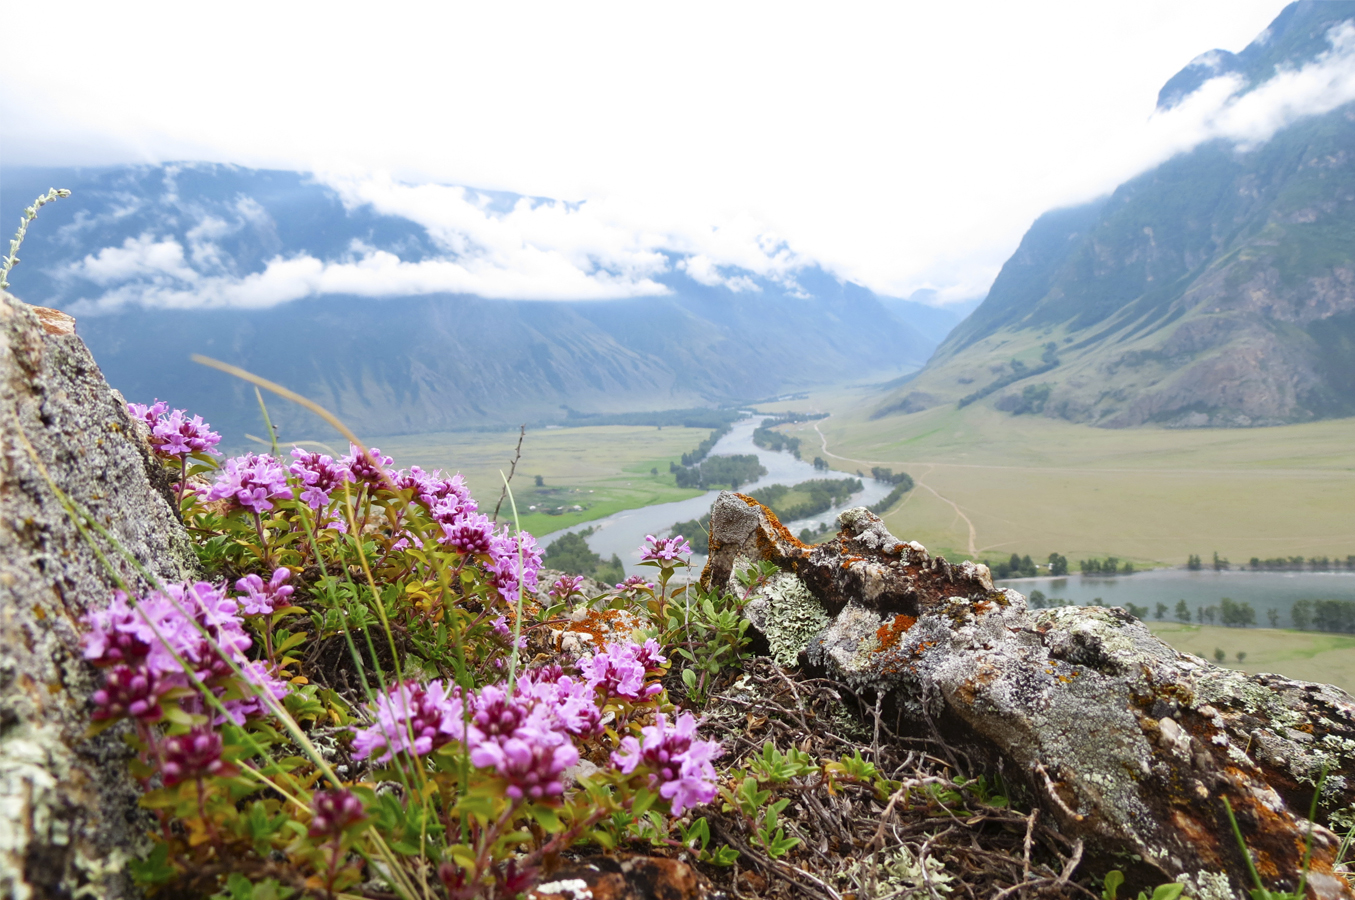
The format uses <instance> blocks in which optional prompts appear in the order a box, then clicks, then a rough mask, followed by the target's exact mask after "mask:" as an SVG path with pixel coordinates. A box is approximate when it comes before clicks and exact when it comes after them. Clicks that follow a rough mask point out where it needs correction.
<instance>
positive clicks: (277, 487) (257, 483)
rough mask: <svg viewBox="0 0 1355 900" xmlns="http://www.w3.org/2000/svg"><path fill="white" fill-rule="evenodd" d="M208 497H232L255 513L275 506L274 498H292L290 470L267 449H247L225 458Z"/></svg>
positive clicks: (234, 501)
mask: <svg viewBox="0 0 1355 900" xmlns="http://www.w3.org/2000/svg"><path fill="white" fill-rule="evenodd" d="M205 499H207V500H209V501H210V500H229V501H231V502H232V503H235V504H236V505H238V506H241V507H243V508H244V509H247V510H249V511H250V512H252V513H255V514H256V515H259V514H262V513H266V512H268V511H269V510H270V509H272V508H273V501H274V500H290V499H292V488H291V486H290V485H288V484H287V470H286V469H284V468H283V467H282V463H280V462H278V461H277V460H276V459H274V458H273V457H271V456H269V455H268V454H267V453H261V454H258V455H255V454H253V453H246V454H245V455H244V456H236V457H232V458H231V459H228V460H226V464H225V465H224V466H222V467H221V471H220V472H219V473H217V476H216V483H215V484H213V485H212V486H211V488H210V489H209V490H208V491H207V495H206V498H205Z"/></svg>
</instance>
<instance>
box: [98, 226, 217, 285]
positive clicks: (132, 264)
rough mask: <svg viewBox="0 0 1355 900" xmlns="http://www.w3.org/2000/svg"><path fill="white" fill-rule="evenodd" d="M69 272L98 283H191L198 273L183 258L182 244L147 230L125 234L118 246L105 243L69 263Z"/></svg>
mask: <svg viewBox="0 0 1355 900" xmlns="http://www.w3.org/2000/svg"><path fill="white" fill-rule="evenodd" d="M71 272H72V274H75V275H78V276H79V277H81V278H87V279H89V280H90V281H92V282H94V283H95V284H98V285H108V284H115V283H119V282H125V281H130V280H133V279H138V280H141V279H146V280H149V281H151V282H152V283H155V284H163V283H166V282H174V281H180V282H186V283H190V284H191V283H195V282H197V281H198V278H199V276H198V273H197V272H196V271H194V270H193V268H192V267H191V266H189V265H188V263H187V262H186V261H185V259H184V252H183V244H180V243H179V242H178V241H176V240H174V239H173V238H165V239H164V240H156V239H155V237H154V236H152V235H150V234H143V235H141V236H139V237H134V238H130V237H129V238H127V239H126V240H125V241H123V242H122V246H121V247H105V248H103V249H102V250H100V251H99V252H98V253H97V254H90V255H89V256H86V257H85V258H84V259H83V260H81V261H80V262H78V263H76V264H75V265H74V266H72V267H71Z"/></svg>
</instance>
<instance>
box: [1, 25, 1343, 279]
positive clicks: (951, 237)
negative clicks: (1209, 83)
mask: <svg viewBox="0 0 1355 900" xmlns="http://www.w3.org/2000/svg"><path fill="white" fill-rule="evenodd" d="M1283 6H1284V3H1283V2H1281V0H1133V2H1111V0H1096V2H1086V0H1076V2H1051V0H1041V2H1025V3H1011V2H1008V0H1004V2H969V3H938V2H929V3H925V4H924V3H912V2H906V3H903V2H901V3H892V4H886V3H874V4H846V3H840V2H839V3H831V4H830V3H817V4H812V5H811V4H794V3H785V2H777V3H766V4H755V3H730V2H727V0H726V2H721V3H714V4H700V3H690V2H687V3H681V4H653V3H645V4H641V3H634V2H630V3H625V4H617V5H604V4H561V3H550V4H539V5H536V4H518V3H480V4H476V5H474V6H461V5H455V4H445V3H436V4H434V3H429V4H410V3H385V4H372V3H363V4H345V3H335V2H327V3H296V2H293V3H279V2H276V0H274V2H269V3H251V2H231V3H214V4H206V3H183V2H180V0H175V2H170V3H154V2H135V3H131V4H108V3H98V4H95V3H70V2H61V0H42V2H26V3H20V2H15V0H4V2H3V6H0V11H2V12H0V21H3V22H4V30H5V51H4V57H3V73H0V116H2V117H3V123H4V124H3V130H2V131H0V152H3V158H2V159H0V167H2V166H4V165H21V164H52V165H64V164H105V163H121V162H142V161H146V162H150V161H155V162H158V161H165V160H178V159H186V160H212V161H221V162H232V163H238V164H243V165H249V166H264V167H279V168H289V169H303V170H308V171H316V172H319V173H322V177H323V178H324V179H325V180H327V181H329V182H331V183H333V184H336V185H339V186H342V187H343V188H344V190H346V191H347V192H348V194H349V195H351V196H359V195H361V196H364V197H365V198H366V201H365V202H373V203H374V204H377V205H379V204H380V202H381V198H382V197H384V198H386V199H387V200H388V201H390V202H396V200H394V199H392V198H393V197H394V196H395V195H394V193H393V192H394V191H396V190H397V189H398V187H399V182H408V183H414V184H422V183H427V182H442V183H451V184H460V185H470V186H474V187H479V188H487V189H498V190H508V191H514V192H519V193H525V194H533V195H538V196H545V197H554V198H563V199H567V200H572V201H588V202H587V203H586V204H585V208H587V209H589V210H591V212H590V216H591V219H590V221H591V222H592V223H593V224H594V225H596V224H597V222H599V221H601V222H603V224H605V226H606V229H610V230H611V231H610V232H608V236H606V237H605V240H607V241H612V242H613V243H615V242H616V240H617V237H616V235H617V234H625V235H633V236H634V241H633V243H635V244H636V245H637V246H644V247H652V246H660V245H663V246H666V245H667V244H665V242H668V244H673V243H676V244H678V245H684V246H687V247H689V248H694V249H692V252H693V253H694V254H696V255H695V256H693V259H694V260H695V262H691V263H690V265H691V266H694V267H696V269H701V267H703V266H704V267H707V268H706V269H703V270H702V271H707V272H717V271H718V267H719V266H720V265H726V266H728V265H734V264H739V265H745V267H747V268H752V269H754V270H758V268H759V266H762V267H763V268H764V269H765V268H766V267H768V266H770V267H773V268H774V267H775V266H777V265H782V266H784V265H787V264H790V263H788V261H791V262H792V263H793V262H794V261H796V260H799V261H805V260H812V261H816V262H819V263H820V264H822V265H824V266H825V267H827V268H829V269H831V270H832V271H834V272H835V273H837V274H838V275H840V276H842V277H847V278H851V279H854V280H857V281H859V282H861V283H863V284H865V285H867V286H869V287H871V288H873V289H875V290H877V291H880V292H882V293H887V294H893V295H905V296H906V295H907V294H909V293H911V292H912V291H913V290H915V289H917V288H922V287H932V288H937V289H940V290H941V291H942V293H943V298H945V299H949V300H958V299H963V298H967V297H970V296H976V295H981V294H982V293H983V292H984V291H985V290H986V288H987V286H988V284H989V283H990V282H991V280H992V278H993V276H994V275H995V274H996V272H997V269H998V267H1000V266H1001V264H1002V262H1003V261H1004V260H1005V259H1006V257H1007V256H1008V255H1010V253H1011V252H1012V250H1013V249H1014V248H1015V246H1016V244H1017V242H1018V241H1019V240H1020V237H1021V235H1022V233H1023V232H1024V231H1025V229H1026V228H1027V227H1028V226H1029V225H1030V223H1031V221H1032V220H1033V219H1034V218H1035V217H1036V216H1037V215H1039V214H1040V213H1041V212H1043V211H1045V210H1047V209H1049V208H1051V207H1055V206H1059V205H1066V204H1069V203H1072V202H1077V201H1081V200H1085V199H1089V198H1091V197H1093V196H1096V195H1098V194H1100V193H1103V192H1105V191H1107V190H1109V189H1111V188H1113V187H1114V186H1115V185H1116V184H1118V183H1119V182H1121V181H1123V180H1124V179H1125V178H1126V177H1128V176H1130V175H1133V174H1135V173H1136V172H1138V171H1141V170H1142V169H1144V168H1146V167H1147V166H1149V165H1152V164H1154V163H1156V162H1159V161H1161V160H1162V159H1164V158H1166V157H1167V156H1168V155H1170V154H1171V153H1172V152H1175V151H1177V150H1179V149H1182V148H1184V147H1188V146H1190V145H1192V144H1193V143H1194V142H1196V141H1198V140H1200V139H1204V138H1207V137H1210V136H1213V135H1216V134H1229V135H1232V136H1234V137H1240V138H1246V137H1248V136H1251V137H1252V138H1254V139H1264V138H1265V137H1267V136H1268V133H1269V130H1273V128H1274V127H1276V126H1277V125H1282V124H1283V123H1284V121H1287V119H1286V118H1285V117H1286V116H1288V117H1290V118H1292V117H1293V116H1294V115H1298V114H1301V113H1302V112H1303V111H1304V110H1305V109H1306V108H1307V107H1305V106H1304V105H1303V104H1304V103H1308V104H1309V105H1310V106H1311V104H1312V103H1313V102H1315V101H1314V100H1313V98H1314V97H1315V96H1318V95H1321V96H1323V97H1327V98H1330V96H1331V95H1332V92H1333V91H1336V92H1338V93H1340V92H1342V91H1350V92H1352V96H1355V66H1352V65H1351V60H1352V59H1353V58H1355V35H1352V39H1351V41H1350V46H1349V47H1338V48H1337V49H1335V50H1333V51H1332V56H1333V60H1334V62H1333V66H1334V67H1335V68H1336V69H1337V70H1339V71H1340V72H1345V73H1347V74H1348V75H1350V78H1349V79H1347V81H1349V82H1350V83H1347V82H1346V81H1342V80H1341V79H1340V78H1336V77H1334V76H1332V73H1331V72H1330V71H1325V70H1324V72H1322V73H1318V75H1320V76H1321V77H1317V76H1314V75H1312V73H1309V77H1307V79H1306V81H1305V80H1304V79H1302V78H1296V79H1291V80H1292V81H1294V82H1295V83H1293V84H1288V86H1287V87H1285V88H1284V90H1283V91H1281V90H1279V89H1277V91H1276V92H1272V93H1275V94H1276V95H1277V97H1278V99H1274V101H1273V102H1270V101H1263V100H1258V101H1256V102H1253V103H1252V104H1251V105H1250V106H1246V105H1239V104H1236V103H1231V102H1230V101H1229V99H1228V97H1229V93H1230V92H1229V90H1228V89H1227V88H1228V86H1227V84H1222V85H1220V86H1218V89H1217V90H1214V91H1213V93H1212V94H1211V95H1210V96H1207V97H1203V98H1202V99H1201V100H1200V101H1199V102H1198V103H1196V104H1195V106H1194V107H1193V108H1192V109H1190V110H1185V111H1181V112H1180V113H1179V114H1178V115H1176V116H1175V117H1172V116H1167V117H1164V116H1154V115H1153V108H1154V102H1155V100H1156V96H1157V91H1158V89H1159V88H1160V87H1161V86H1162V84H1163V82H1165V81H1166V80H1167V79H1168V78H1169V77H1170V76H1171V75H1172V74H1174V73H1175V72H1176V71H1177V70H1179V69H1180V68H1181V67H1183V66H1184V65H1185V64H1187V63H1188V62H1189V61H1190V60H1191V59H1192V58H1194V57H1195V56H1197V55H1198V54H1200V53H1202V52H1204V51H1207V50H1209V49H1211V48H1215V47H1219V48H1223V49H1227V50H1233V51H1237V50H1240V49H1242V47H1244V46H1245V45H1246V44H1247V43H1248V42H1250V41H1251V40H1252V39H1253V38H1254V37H1255V36H1256V35H1257V34H1258V33H1259V32H1261V31H1262V30H1263V29H1264V28H1265V26H1266V25H1267V24H1268V23H1269V22H1270V20H1271V19H1272V18H1274V16H1275V15H1276V14H1277V13H1278V12H1279V11H1280V10H1281V9H1282V8H1283ZM1338 74H1339V73H1338ZM1324 78H1325V79H1326V80H1325V81H1323V79H1324ZM1285 91H1287V93H1285ZM1324 92H1325V93H1324ZM1202 93H1203V92H1202ZM1280 95H1283V96H1280ZM1340 96H1342V97H1344V96H1345V94H1344V93H1341V94H1340ZM1296 98H1297V99H1296ZM2 175H3V168H0V176H2ZM392 179H393V181H392ZM410 196H414V195H410ZM428 196H429V197H432V195H431V194H429V195H428ZM374 197H376V198H377V199H373V198H374ZM427 216H429V217H431V218H433V219H437V218H438V215H437V214H434V213H431V212H429V213H427ZM571 221H573V220H571ZM568 227H572V226H568ZM604 230H605V229H604ZM654 235H659V236H661V238H654V237H653V236H654ZM513 239H514V240H516V238H513ZM589 239H590V238H589V237H588V235H583V236H579V235H575V236H574V237H572V238H570V240H571V241H573V242H574V243H575V244H580V245H582V244H587V242H588V240H589ZM600 239H601V238H600ZM571 246H572V245H571ZM778 260H779V262H778ZM696 269H694V271H696ZM710 277H716V276H714V275H711V276H710Z"/></svg>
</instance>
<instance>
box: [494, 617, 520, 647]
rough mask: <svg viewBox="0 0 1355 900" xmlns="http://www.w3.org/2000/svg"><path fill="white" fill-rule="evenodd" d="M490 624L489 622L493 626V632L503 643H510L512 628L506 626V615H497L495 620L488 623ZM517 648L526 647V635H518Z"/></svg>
mask: <svg viewBox="0 0 1355 900" xmlns="http://www.w3.org/2000/svg"><path fill="white" fill-rule="evenodd" d="M490 624H491V625H492V626H493V628H494V634H496V635H497V636H498V637H499V638H500V639H502V640H503V641H504V642H505V643H512V641H513V629H511V628H509V627H508V617H507V616H499V617H498V618H497V619H495V620H494V621H493V622H492V623H490ZM518 649H519V650H525V649H527V638H526V637H524V636H519V637H518Z"/></svg>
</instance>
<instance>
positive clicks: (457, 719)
mask: <svg viewBox="0 0 1355 900" xmlns="http://www.w3.org/2000/svg"><path fill="white" fill-rule="evenodd" d="M464 710H465V706H464V704H463V703H462V700H461V691H460V688H453V689H452V690H451V691H448V690H447V688H446V686H444V685H443V683H442V682H441V681H431V682H429V683H428V685H427V687H425V686H423V685H419V684H417V683H415V682H412V681H410V682H406V683H404V684H401V685H396V686H395V687H394V688H392V689H391V690H389V691H387V692H386V693H385V694H382V695H381V696H380V697H378V698H377V701H376V724H374V725H372V726H371V727H369V728H365V729H363V730H361V731H359V732H358V733H357V735H356V736H355V737H354V739H353V750H354V753H353V758H354V759H366V758H367V757H368V756H373V758H374V759H375V760H376V761H377V762H378V763H386V762H390V760H391V759H393V758H394V757H395V754H397V753H412V754H413V755H415V756H423V755H425V754H427V753H431V752H432V751H433V750H435V749H437V748H438V747H441V746H442V745H443V744H446V743H448V742H449V741H452V740H457V739H459V738H465V739H466V742H467V743H468V744H469V743H472V742H474V741H476V740H478V738H479V733H478V732H477V731H476V730H475V729H474V728H473V727H471V728H469V729H467V727H466V725H465V722H464V718H463V716H464Z"/></svg>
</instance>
